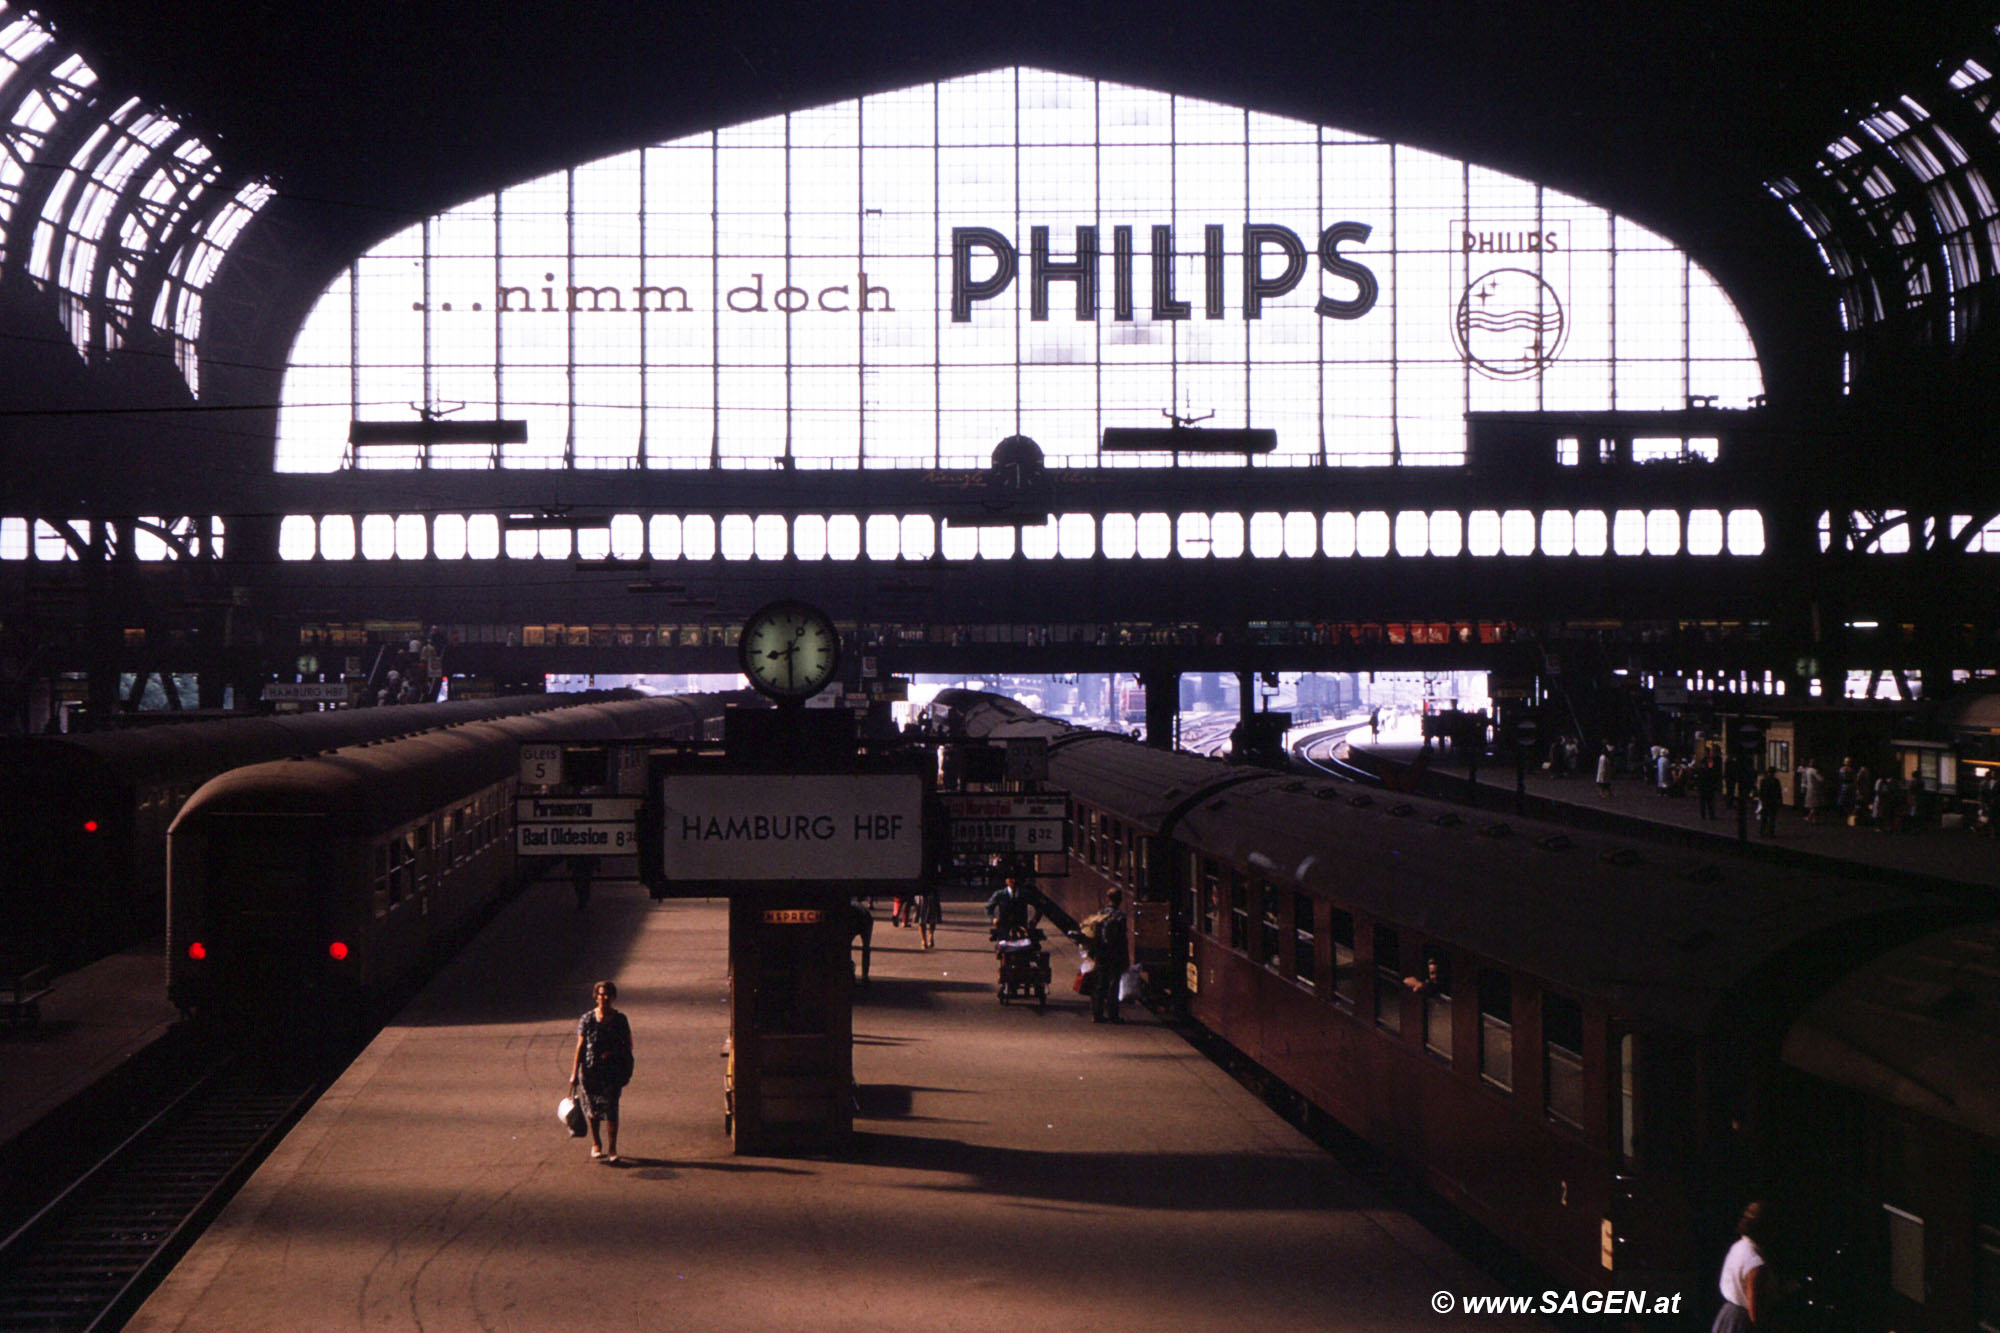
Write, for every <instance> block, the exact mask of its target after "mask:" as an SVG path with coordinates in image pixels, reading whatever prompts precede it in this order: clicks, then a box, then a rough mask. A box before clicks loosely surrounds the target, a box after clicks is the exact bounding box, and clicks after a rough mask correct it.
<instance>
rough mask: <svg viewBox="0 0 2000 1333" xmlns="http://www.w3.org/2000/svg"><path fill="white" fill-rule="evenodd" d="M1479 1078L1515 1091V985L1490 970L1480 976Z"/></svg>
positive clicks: (1509, 1090)
mask: <svg viewBox="0 0 2000 1333" xmlns="http://www.w3.org/2000/svg"><path fill="white" fill-rule="evenodd" d="M1479 1077H1480V1078H1482V1079H1484V1080H1485V1081H1486V1082H1487V1083H1490V1084H1491V1085H1493V1086H1494V1087H1496V1088H1498V1089H1500V1090H1501V1091H1502V1092H1512V1091H1513V1090H1514V982H1513V978H1511V977H1509V976H1508V975H1507V974H1506V973H1505V972H1495V971H1493V970H1491V969H1490V968H1488V969H1482V970H1481V971H1480V973H1479Z"/></svg>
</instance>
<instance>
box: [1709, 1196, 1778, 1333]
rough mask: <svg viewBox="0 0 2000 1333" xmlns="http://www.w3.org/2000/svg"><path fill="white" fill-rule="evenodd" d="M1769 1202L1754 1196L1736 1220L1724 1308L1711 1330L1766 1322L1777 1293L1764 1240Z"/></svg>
mask: <svg viewBox="0 0 2000 1333" xmlns="http://www.w3.org/2000/svg"><path fill="white" fill-rule="evenodd" d="M1767 1211H1768V1210H1767V1208H1766V1206H1765V1205H1764V1204H1763V1203H1762V1202H1761V1201H1758V1200H1754V1199H1753V1200H1752V1201H1751V1202H1750V1203H1748V1204H1746V1205H1745V1206H1744V1209H1743V1216H1742V1217H1741V1218H1739V1219H1737V1222H1736V1243H1735V1244H1734V1245H1732V1246H1730V1247H1729V1253H1728V1254H1727V1255H1725V1256H1724V1257H1723V1260H1722V1278H1721V1282H1720V1285H1721V1287H1722V1308H1721V1309H1720V1310H1718V1311H1717V1312H1716V1315H1715V1323H1714V1324H1713V1325H1711V1326H1710V1330H1709V1333H1747V1331H1748V1330H1750V1329H1753V1328H1755V1327H1756V1326H1757V1325H1759V1324H1761V1323H1764V1322H1765V1321H1766V1320H1768V1319H1769V1317H1770V1313H1771V1309H1770V1307H1771V1300H1772V1297H1773V1295H1774V1294H1775V1292H1774V1290H1773V1283H1772V1282H1771V1273H1770V1269H1769V1268H1767V1267H1766V1266H1765V1264H1764V1251H1763V1247H1762V1244H1761V1242H1762V1241H1763V1239H1764V1236H1765V1232H1766V1230H1767V1227H1768V1223H1767V1221H1766V1213H1767Z"/></svg>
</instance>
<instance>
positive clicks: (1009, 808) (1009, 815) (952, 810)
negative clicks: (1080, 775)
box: [944, 791, 1069, 820]
mask: <svg viewBox="0 0 2000 1333" xmlns="http://www.w3.org/2000/svg"><path fill="white" fill-rule="evenodd" d="M944 812H945V816H946V817H947V818H950V819H1054V820H1062V819H1064V818H1066V817H1067V816H1068V815H1069V793H1068V792H1063V791H1056V792H1048V791H1044V792H1035V793H1033V794H1031V795H1023V794H1020V793H1016V792H953V793H951V794H949V795H947V796H946V797H945V798H944Z"/></svg>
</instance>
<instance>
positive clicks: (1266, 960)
mask: <svg viewBox="0 0 2000 1333" xmlns="http://www.w3.org/2000/svg"><path fill="white" fill-rule="evenodd" d="M1257 906H1258V909H1259V911H1258V917H1259V920H1258V928H1257V957H1258V960H1259V961H1260V962H1262V963H1263V964H1264V966H1265V967H1268V968H1271V969H1272V970H1273V971H1276V970H1277V969H1278V968H1280V967H1282V966H1284V957H1283V954H1282V951H1281V950H1280V948H1279V943H1278V941H1279V939H1280V934H1279V929H1278V891H1277V889H1275V888H1273V887H1272V886H1271V885H1269V884H1266V883H1264V882H1263V881H1261V880H1260V881H1259V882H1258V884H1257Z"/></svg>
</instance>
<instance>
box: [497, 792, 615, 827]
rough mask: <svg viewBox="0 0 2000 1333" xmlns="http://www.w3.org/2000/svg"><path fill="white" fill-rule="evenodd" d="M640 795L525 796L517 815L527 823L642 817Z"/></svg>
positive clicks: (517, 802) (517, 805)
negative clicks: (640, 813)
mask: <svg viewBox="0 0 2000 1333" xmlns="http://www.w3.org/2000/svg"><path fill="white" fill-rule="evenodd" d="M638 815H639V798H638V797H636V796H522V797H520V798H518V799H516V800H515V802H514V818H515V819H516V820H518V821H519V822H520V823H523V824H547V823H567V824H577V823H582V824H604V823H609V822H610V821H612V820H631V819H636V818H638Z"/></svg>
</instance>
